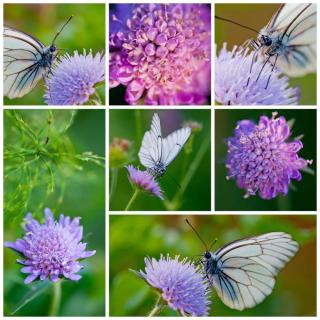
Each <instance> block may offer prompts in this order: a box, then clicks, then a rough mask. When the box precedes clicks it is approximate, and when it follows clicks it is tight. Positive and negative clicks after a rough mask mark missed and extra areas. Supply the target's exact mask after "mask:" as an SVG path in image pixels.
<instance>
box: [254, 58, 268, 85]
mask: <svg viewBox="0 0 320 320" xmlns="http://www.w3.org/2000/svg"><path fill="white" fill-rule="evenodd" d="M270 58H271V56H268V59H267V60H266V61H265V62H264V64H263V66H262V68H261V70H260V72H259V74H258V77H257V79H256V82H257V81H258V80H259V78H260V76H261V73H262V71H263V69H264V67H265V66H266V64H267V63H268V62H269V61H270Z"/></svg>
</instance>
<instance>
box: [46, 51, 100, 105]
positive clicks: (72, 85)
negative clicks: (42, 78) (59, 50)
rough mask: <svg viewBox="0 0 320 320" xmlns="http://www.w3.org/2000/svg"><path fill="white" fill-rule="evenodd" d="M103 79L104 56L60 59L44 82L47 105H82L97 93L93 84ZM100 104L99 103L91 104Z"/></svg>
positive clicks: (67, 55) (76, 53)
mask: <svg viewBox="0 0 320 320" xmlns="http://www.w3.org/2000/svg"><path fill="white" fill-rule="evenodd" d="M104 79H105V56H104V55H103V54H100V53H99V52H98V53H97V54H96V55H95V56H93V54H92V52H91V51H90V53H89V54H86V51H85V50H83V54H79V53H78V52H77V51H75V52H74V55H73V56H70V55H69V54H66V55H65V56H63V57H62V58H60V63H59V64H58V65H57V66H56V67H54V68H53V70H52V74H51V76H50V77H49V78H48V79H47V81H46V86H47V91H46V93H45V101H46V103H47V104H48V105H83V104H85V103H87V102H88V101H89V99H90V98H91V97H92V96H93V95H94V94H95V93H96V85H97V84H99V83H101V82H103V81H104ZM94 103H95V104H99V103H100V102H99V101H96V102H94Z"/></svg>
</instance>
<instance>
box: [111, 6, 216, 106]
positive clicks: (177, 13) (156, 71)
mask: <svg viewBox="0 0 320 320" xmlns="http://www.w3.org/2000/svg"><path fill="white" fill-rule="evenodd" d="M211 39H212V37H211V5H210V4H209V3H204V4H199V3H175V2H173V3H165V4H160V3H139V4H137V3H136V4H135V3H113V4H110V5H109V56H110V59H109V89H110V91H109V98H110V99H109V104H110V105H122V106H123V105H171V106H173V105H194V106H197V105H211Z"/></svg>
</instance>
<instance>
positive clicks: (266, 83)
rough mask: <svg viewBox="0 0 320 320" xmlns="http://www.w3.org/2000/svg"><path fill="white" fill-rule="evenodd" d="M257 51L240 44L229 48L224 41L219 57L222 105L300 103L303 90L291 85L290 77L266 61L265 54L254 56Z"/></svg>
mask: <svg viewBox="0 0 320 320" xmlns="http://www.w3.org/2000/svg"><path fill="white" fill-rule="evenodd" d="M253 55H254V52H253V51H251V52H250V53H249V52H248V50H245V51H244V50H238V48H237V46H234V47H233V50H232V51H228V50H227V44H226V43H224V45H223V48H222V49H221V50H220V52H219V55H218V57H217V58H216V69H215V99H216V101H217V102H219V103H221V104H222V105H296V104H298V102H299V98H300V91H299V89H298V88H292V87H289V79H288V77H286V76H283V75H282V74H281V73H280V71H279V70H278V69H277V68H274V69H273V67H272V65H271V64H270V63H266V64H265V65H264V63H265V61H264V60H263V59H262V58H261V57H258V58H257V59H255V60H253ZM252 63H253V64H252ZM251 65H252V69H251ZM250 69H251V71H250ZM272 69H273V70H272ZM260 72H261V73H260ZM269 77H270V79H269Z"/></svg>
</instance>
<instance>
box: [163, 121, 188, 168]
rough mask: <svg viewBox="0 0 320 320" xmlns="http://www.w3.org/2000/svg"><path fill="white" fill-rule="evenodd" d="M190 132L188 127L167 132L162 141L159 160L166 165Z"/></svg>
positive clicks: (175, 154)
mask: <svg viewBox="0 0 320 320" xmlns="http://www.w3.org/2000/svg"><path fill="white" fill-rule="evenodd" d="M190 134H191V129H190V128H188V127H187V128H181V129H179V130H176V131H174V132H172V133H171V134H169V135H168V136H167V137H166V138H165V139H163V142H162V154H161V162H162V163H163V164H164V165H165V166H168V165H169V164H170V163H171V162H172V161H173V160H174V159H175V157H176V156H177V155H178V153H179V152H180V150H181V149H182V148H183V146H184V144H185V143H186V142H187V140H188V139H189V137H190Z"/></svg>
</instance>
